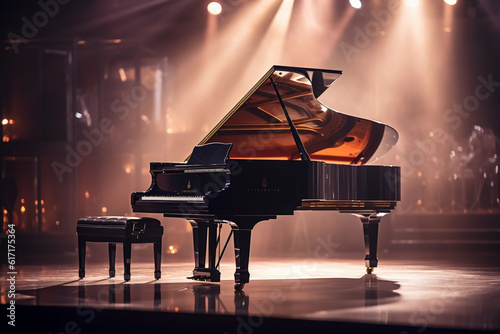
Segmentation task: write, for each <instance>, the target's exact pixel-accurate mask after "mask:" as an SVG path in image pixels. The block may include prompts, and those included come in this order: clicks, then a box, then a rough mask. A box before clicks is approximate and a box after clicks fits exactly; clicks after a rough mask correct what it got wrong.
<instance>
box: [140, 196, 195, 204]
mask: <svg viewBox="0 0 500 334" xmlns="http://www.w3.org/2000/svg"><path fill="white" fill-rule="evenodd" d="M141 200H143V201H166V202H196V203H203V202H204V201H203V196H142V197H141Z"/></svg>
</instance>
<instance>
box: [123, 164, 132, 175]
mask: <svg viewBox="0 0 500 334" xmlns="http://www.w3.org/2000/svg"><path fill="white" fill-rule="evenodd" d="M123 169H124V170H125V173H126V174H130V173H132V166H131V165H124V166H123Z"/></svg>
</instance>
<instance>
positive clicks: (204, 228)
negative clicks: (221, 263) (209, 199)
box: [189, 220, 220, 282]
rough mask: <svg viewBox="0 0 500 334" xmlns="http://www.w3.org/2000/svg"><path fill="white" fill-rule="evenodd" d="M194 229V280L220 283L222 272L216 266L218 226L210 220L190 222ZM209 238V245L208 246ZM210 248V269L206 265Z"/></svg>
mask: <svg viewBox="0 0 500 334" xmlns="http://www.w3.org/2000/svg"><path fill="white" fill-rule="evenodd" d="M189 223H190V224H191V227H192V228H193V248H194V269H193V276H192V277H190V278H191V279H194V280H200V281H210V282H220V271H219V270H218V269H217V268H216V267H215V266H216V264H215V263H216V251H217V224H216V223H215V222H214V221H212V220H210V221H205V220H189ZM207 236H208V244H207ZM207 246H208V267H207V266H206V264H205V261H206V259H207Z"/></svg>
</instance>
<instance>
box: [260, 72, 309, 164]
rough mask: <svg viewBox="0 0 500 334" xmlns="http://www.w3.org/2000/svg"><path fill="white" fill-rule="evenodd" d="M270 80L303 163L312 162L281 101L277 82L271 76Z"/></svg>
mask: <svg viewBox="0 0 500 334" xmlns="http://www.w3.org/2000/svg"><path fill="white" fill-rule="evenodd" d="M269 79H270V80H271V84H272V86H273V87H274V91H275V92H276V95H277V96H278V99H279V100H280V104H281V108H282V109H283V112H284V113H285V117H286V120H287V121H288V125H289V126H290V131H292V136H293V139H294V140H295V145H297V148H298V149H299V155H300V158H301V159H302V160H303V161H311V158H310V157H309V154H308V153H307V151H306V148H305V147H304V144H303V143H302V140H301V139H300V136H299V133H298V132H297V128H296V127H295V125H294V124H293V122H292V120H291V119H290V115H288V111H287V110H286V107H285V103H284V102H283V100H282V99H281V95H280V93H279V92H278V87H276V81H274V80H273V77H272V76H270V77H269Z"/></svg>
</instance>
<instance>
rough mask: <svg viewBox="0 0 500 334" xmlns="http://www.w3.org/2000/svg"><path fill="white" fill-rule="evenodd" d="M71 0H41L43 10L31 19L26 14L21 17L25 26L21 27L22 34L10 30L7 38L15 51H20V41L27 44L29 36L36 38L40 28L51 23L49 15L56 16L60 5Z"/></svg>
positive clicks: (39, 3)
mask: <svg viewBox="0 0 500 334" xmlns="http://www.w3.org/2000/svg"><path fill="white" fill-rule="evenodd" d="M68 2H70V0H47V1H43V0H39V1H38V2H37V3H38V5H39V6H40V8H41V9H42V10H39V11H37V12H36V13H35V14H33V16H32V18H31V21H30V20H28V18H27V17H26V16H23V17H22V18H21V21H22V23H23V26H22V28H21V36H19V35H18V34H16V33H14V32H9V33H8V34H7V38H8V39H9V42H10V45H11V46H12V48H13V49H14V52H15V53H18V52H19V45H18V44H19V43H23V44H26V43H28V42H29V40H28V39H29V38H35V37H36V35H38V32H39V29H40V28H43V27H45V26H46V25H47V23H49V17H51V18H52V17H54V16H56V15H57V13H59V8H60V5H65V4H67V3H68Z"/></svg>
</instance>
